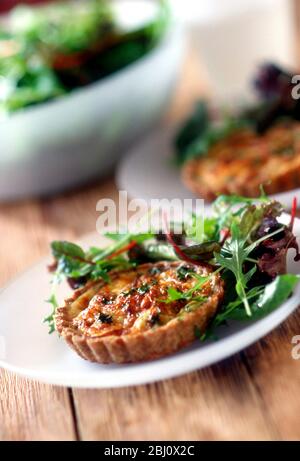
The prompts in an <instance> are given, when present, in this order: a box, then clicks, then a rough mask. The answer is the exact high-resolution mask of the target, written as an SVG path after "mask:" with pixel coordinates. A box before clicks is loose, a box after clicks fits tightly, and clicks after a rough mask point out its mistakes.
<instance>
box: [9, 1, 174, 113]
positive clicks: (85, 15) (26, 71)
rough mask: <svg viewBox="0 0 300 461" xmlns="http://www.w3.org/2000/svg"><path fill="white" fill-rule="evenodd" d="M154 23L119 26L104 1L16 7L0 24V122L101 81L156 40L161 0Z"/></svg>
mask: <svg viewBox="0 0 300 461" xmlns="http://www.w3.org/2000/svg"><path fill="white" fill-rule="evenodd" d="M158 4H159V8H158V13H157V14H156V16H155V18H154V19H151V20H150V21H148V22H146V23H143V24H141V25H139V26H136V27H133V28H127V29H126V28H124V26H122V24H120V23H119V19H118V17H117V16H116V12H115V10H114V9H113V7H112V4H111V2H110V1H108V0H89V1H86V0H63V1H59V2H51V3H47V4H42V5H41V6H29V5H27V6H25V5H21V6H18V7H16V8H14V9H13V10H11V11H10V13H9V14H8V15H7V17H5V18H3V19H2V20H0V118H1V117H2V118H3V117H5V116H7V115H8V114H10V113H12V112H15V111H17V110H20V109H23V108H24V107H27V106H30V105H34V104H38V103H41V102H46V101H48V100H50V99H53V98H56V97H58V96H61V95H63V94H65V93H68V92H69V91H71V90H73V89H74V88H77V87H81V86H84V85H87V84H89V83H91V82H93V81H96V80H98V79H101V78H103V77H106V76H107V75H109V74H111V73H113V72H116V71H117V70H119V69H121V68H123V67H125V66H127V65H128V64H130V63H132V62H134V61H136V60H137V59H139V58H140V57H142V56H144V55H145V54H146V53H147V52H149V51H150V50H151V49H152V48H153V47H154V46H155V45H156V44H157V43H158V41H159V40H160V39H161V37H162V36H163V34H164V32H165V29H166V27H167V24H168V19H169V10H168V6H167V2H166V0H158Z"/></svg>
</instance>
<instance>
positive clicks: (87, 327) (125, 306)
mask: <svg viewBox="0 0 300 461" xmlns="http://www.w3.org/2000/svg"><path fill="white" fill-rule="evenodd" d="M211 272H212V271H211V269H208V268H207V267H206V266H194V265H189V264H185V263H179V264H178V265H176V264H175V265H174V263H173V264H171V263H170V264H169V263H156V264H146V265H141V266H138V267H137V268H134V269H130V270H126V271H119V272H117V273H115V274H111V277H110V280H109V282H108V283H105V284H102V286H100V287H99V288H98V289H97V290H96V292H95V293H92V296H91V297H90V296H85V297H83V299H79V302H80V312H79V313H77V315H75V316H74V317H73V327H74V328H75V329H77V330H78V331H80V332H82V333H84V334H85V335H87V336H89V337H102V336H111V335H115V336H121V335H128V334H134V333H139V332H143V331H147V330H150V329H153V328H157V327H159V326H163V325H165V324H167V323H168V322H170V321H171V320H173V319H175V318H177V319H178V320H180V317H181V316H182V315H184V314H187V313H188V312H192V311H194V310H195V309H198V308H201V304H203V303H204V302H206V301H207V300H208V299H209V297H210V296H211V295H212V294H213V290H214V286H215V283H216V277H217V276H215V275H214V274H212V273H211Z"/></svg>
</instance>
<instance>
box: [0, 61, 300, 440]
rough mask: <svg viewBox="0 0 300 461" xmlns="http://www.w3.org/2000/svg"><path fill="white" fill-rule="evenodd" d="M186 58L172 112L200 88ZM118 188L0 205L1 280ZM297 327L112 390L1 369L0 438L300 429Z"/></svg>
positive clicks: (297, 434)
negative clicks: (214, 360) (224, 356)
mask: <svg viewBox="0 0 300 461" xmlns="http://www.w3.org/2000/svg"><path fill="white" fill-rule="evenodd" d="M192 62H193V61H192V60H188V64H187V65H186V66H184V82H183V81H182V82H181V83H180V84H179V87H178V91H177V97H176V100H175V101H174V104H173V106H172V111H171V117H172V119H178V118H179V117H182V116H183V114H184V113H185V112H186V111H187V110H188V109H189V108H190V106H191V103H192V101H193V100H194V99H195V96H196V95H198V94H199V93H201V92H202V91H203V86H201V85H199V84H198V82H200V81H201V78H198V77H197V78H195V75H198V74H197V72H198V69H196V68H195V64H193V65H192V64H191V63H192ZM116 193H117V190H116V188H115V185H114V182H113V180H112V179H107V180H105V181H99V183H98V184H94V185H93V186H90V187H86V188H83V189H81V190H76V191H73V192H72V193H67V194H64V195H60V196H58V197H53V198H49V199H43V200H26V201H23V202H20V203H12V204H5V205H1V206H0V236H1V243H0V283H1V284H4V283H5V282H6V281H8V280H9V279H10V278H11V277H13V276H14V275H15V274H16V273H18V272H19V271H21V270H23V269H25V268H26V267H27V266H28V265H29V264H32V263H33V262H35V261H37V260H38V259H39V258H40V257H41V256H43V255H45V254H47V252H48V249H49V243H50V242H51V240H53V239H74V238H78V237H80V236H82V235H83V234H85V233H86V232H90V231H94V230H95V225H96V219H97V217H98V215H97V213H96V208H95V207H96V202H97V201H98V200H99V199H100V198H102V197H115V196H116ZM26 302H28V301H26V300H24V309H26ZM37 308H38V306H37ZM297 334H300V313H299V312H297V313H296V314H294V315H292V316H291V317H290V318H289V320H288V321H286V322H285V323H284V324H283V325H282V326H280V327H279V328H278V329H277V330H276V331H274V332H273V333H272V334H270V335H268V336H267V337H266V338H265V339H263V340H261V341H260V342H258V343H256V344H255V345H253V346H252V347H250V348H248V349H247V350H245V351H244V352H242V353H240V354H237V355H235V356H234V357H232V358H230V359H229V360H226V361H223V362H222V363H219V364H217V365H215V366H212V367H209V368H206V369H204V370H201V371H198V372H195V373H191V374H187V375H185V376H182V377H180V378H176V379H172V380H168V381H163V382H159V383H155V384H151V385H146V386H139V387H131V388H123V389H117V390H76V389H65V388H61V387H53V386H48V385H44V384H40V383H38V382H32V381H28V380H26V379H22V378H19V377H17V376H15V375H13V374H11V373H7V372H6V371H3V370H1V371H0V440H78V439H80V440H95V439H96V440H143V439H145V440H168V439H169V440H184V439H187V440H235V439H236V440H249V439H250V440H251V439H258V440H279V439H299V438H300V424H299V423H300V392H299V383H300V361H296V360H293V359H292V357H291V349H292V345H291V339H292V337H293V336H294V335H297Z"/></svg>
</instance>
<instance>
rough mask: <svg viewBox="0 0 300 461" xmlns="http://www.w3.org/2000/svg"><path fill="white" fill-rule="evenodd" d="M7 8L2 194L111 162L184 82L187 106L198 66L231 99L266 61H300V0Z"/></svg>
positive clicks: (209, 89) (1, 94) (108, 1)
mask: <svg viewBox="0 0 300 461" xmlns="http://www.w3.org/2000/svg"><path fill="white" fill-rule="evenodd" d="M0 13H1V19H0V146H1V155H0V200H11V199H16V198H18V199H22V198H24V197H27V196H40V195H47V194H53V193H57V192H60V191H63V190H67V189H70V188H71V187H75V186H76V187H77V186H78V185H81V184H85V183H87V182H88V181H95V180H98V179H99V178H101V177H104V176H106V175H108V174H110V173H111V172H112V171H113V170H114V168H115V167H116V165H117V164H118V162H119V160H120V159H121V158H123V157H124V156H125V155H126V151H127V150H128V149H129V148H130V147H131V146H133V145H134V144H135V143H136V142H137V141H138V140H140V139H143V137H144V136H145V135H146V134H149V133H151V130H153V129H154V127H156V128H157V127H161V129H164V125H163V122H162V120H164V116H165V114H166V113H167V112H168V109H169V107H170V105H171V103H172V101H173V100H174V97H176V94H177V92H178V91H179V90H178V88H179V87H180V88H181V91H183V92H184V94H185V95H186V99H185V100H184V99H182V101H183V102H182V118H184V117H185V115H186V108H185V101H187V103H186V105H187V106H188V105H189V101H190V100H191V97H188V94H189V92H190V93H191V94H192V95H193V91H194V90H193V89H192V88H191V87H190V86H189V85H190V81H191V77H190V72H191V70H190V69H191V68H193V79H194V82H197V84H196V86H197V88H200V89H201V90H200V91H201V92H203V93H204V94H205V95H207V96H208V97H210V98H211V100H213V101H216V102H218V103H222V104H231V105H232V104H234V103H235V101H241V100H251V99H252V98H253V97H254V94H252V91H251V85H250V83H251V78H252V76H253V74H254V72H255V69H256V67H257V66H258V65H259V64H261V63H263V62H266V61H268V62H269V61H272V62H276V63H277V64H278V65H280V66H283V67H284V68H287V69H290V70H291V71H293V72H296V71H297V69H298V62H299V47H298V41H299V27H298V22H299V4H298V2H297V1H294V0H251V1H250V0H243V1H242V2H241V1H239V0H201V1H199V0H198V1H197V0H186V1H185V2H183V1H182V0H169V1H168V0H84V1H83V0H53V1H51V2H49V1H46V0H44V1H43V0H23V1H17V0H1V1H0ZM179 82H180V85H179ZM178 110H180V108H179V109H178ZM179 118H180V116H179Z"/></svg>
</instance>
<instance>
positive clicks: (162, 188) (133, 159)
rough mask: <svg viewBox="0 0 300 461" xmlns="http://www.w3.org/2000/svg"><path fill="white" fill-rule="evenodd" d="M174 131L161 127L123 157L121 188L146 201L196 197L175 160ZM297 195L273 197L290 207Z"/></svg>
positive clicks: (119, 174)
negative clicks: (187, 186)
mask: <svg viewBox="0 0 300 461" xmlns="http://www.w3.org/2000/svg"><path fill="white" fill-rule="evenodd" d="M174 133H175V128H167V129H164V130H162V128H161V127H158V128H157V129H156V130H155V131H153V132H152V133H151V135H150V136H147V138H146V139H143V140H142V141H141V142H140V143H139V144H137V145H136V146H135V147H134V148H133V149H132V150H130V151H129V152H128V154H127V155H125V156H124V158H123V160H122V161H121V162H120V164H119V168H118V171H117V185H118V188H119V189H120V190H126V191H127V192H128V195H129V196H130V197H131V198H138V199H143V200H146V201H147V202H149V201H150V200H151V199H164V198H166V199H169V200H171V199H174V198H179V199H181V200H184V199H191V198H195V195H194V194H193V193H192V192H190V191H189V190H188V189H186V187H185V186H184V185H183V183H182V181H181V178H180V169H179V168H178V166H177V165H176V164H175V162H174V153H173V152H172V140H173V137H174ZM153 178H155V180H153ZM295 195H298V196H299V195H300V189H294V190H290V191H288V192H281V193H279V194H275V195H272V197H273V198H274V199H276V200H278V201H279V202H280V203H282V204H283V205H284V206H285V207H286V208H287V209H290V208H291V204H292V201H293V197H294V196H295ZM205 205H206V208H207V209H209V208H210V204H209V202H206V204H205Z"/></svg>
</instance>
